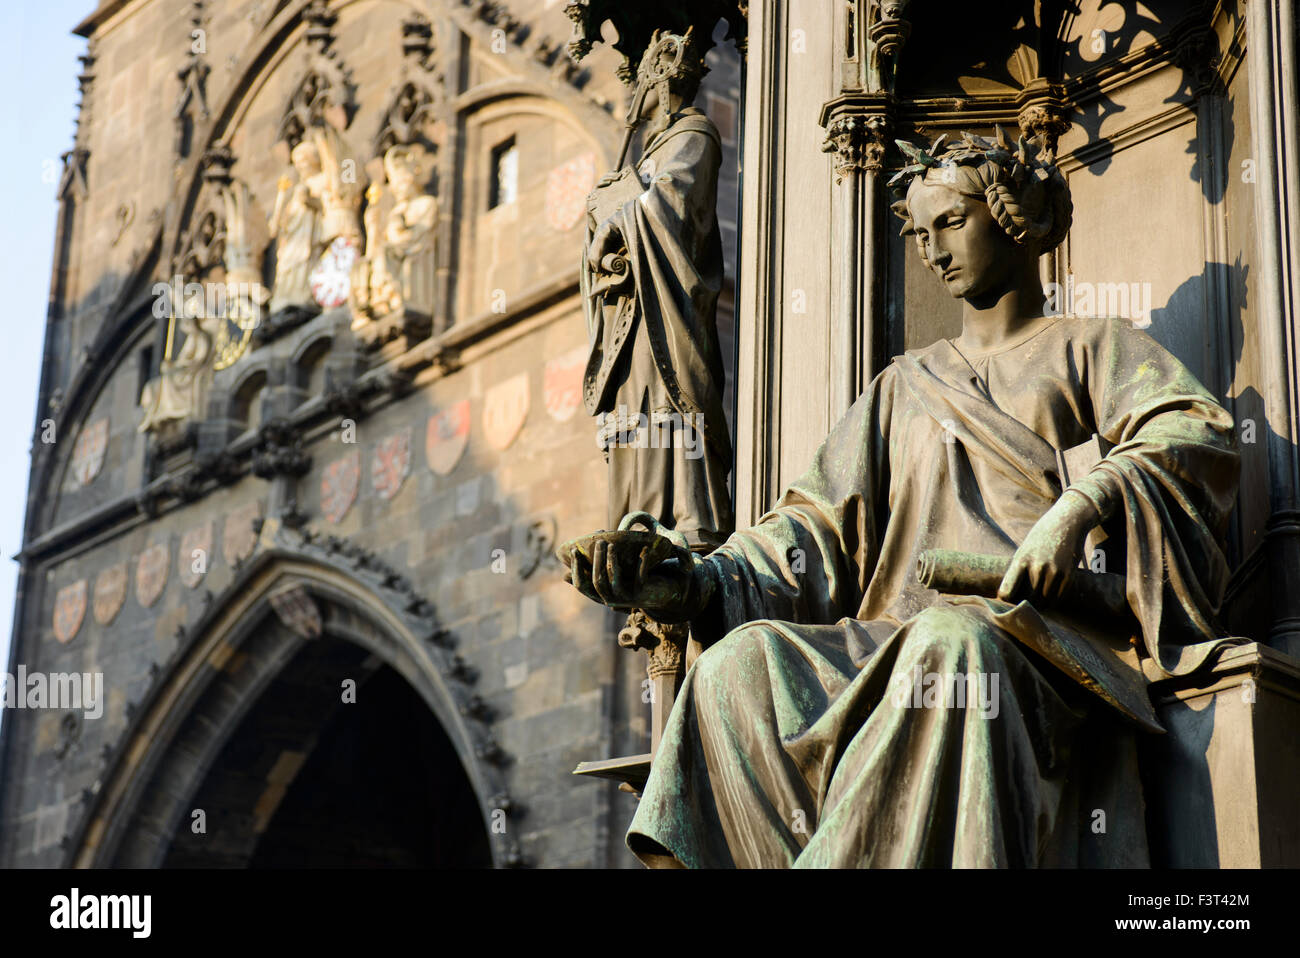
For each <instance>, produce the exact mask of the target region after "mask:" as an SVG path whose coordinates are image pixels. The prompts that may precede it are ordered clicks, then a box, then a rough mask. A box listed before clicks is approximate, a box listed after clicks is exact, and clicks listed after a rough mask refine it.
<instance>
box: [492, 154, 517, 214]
mask: <svg viewBox="0 0 1300 958" xmlns="http://www.w3.org/2000/svg"><path fill="white" fill-rule="evenodd" d="M518 193H519V147H518V146H516V145H515V138H514V137H513V136H512V137H510V139H508V140H506V141H505V142H504V143H499V144H497V145H496V146H495V147H493V149H492V179H491V189H490V190H489V194H488V209H490V210H494V209H496V208H497V207H498V206H508V205H509V204H511V203H513V202H514V201H515V197H516V196H517V195H518Z"/></svg>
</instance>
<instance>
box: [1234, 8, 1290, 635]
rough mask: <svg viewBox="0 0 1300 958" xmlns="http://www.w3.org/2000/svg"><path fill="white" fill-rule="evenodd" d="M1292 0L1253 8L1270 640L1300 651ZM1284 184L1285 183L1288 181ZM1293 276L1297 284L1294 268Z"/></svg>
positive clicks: (1249, 18) (1249, 25)
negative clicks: (1269, 512) (1271, 601)
mask: <svg viewBox="0 0 1300 958" xmlns="http://www.w3.org/2000/svg"><path fill="white" fill-rule="evenodd" d="M1289 7H1290V5H1289V4H1277V3H1271V2H1268V0H1252V2H1251V3H1250V4H1249V5H1248V7H1247V15H1246V55H1247V63H1248V66H1249V69H1250V107H1251V128H1250V132H1251V148H1252V152H1253V153H1254V157H1255V161H1256V164H1257V165H1258V168H1259V173H1258V176H1257V177H1256V180H1255V227H1256V235H1257V237H1258V244H1259V280H1258V281H1259V285H1258V287H1257V289H1258V291H1259V292H1258V293H1257V296H1258V297H1259V305H1258V306H1257V307H1256V309H1257V313H1256V315H1258V316H1259V317H1260V330H1259V333H1260V340H1261V347H1262V348H1261V350H1260V352H1261V355H1262V356H1264V357H1265V359H1264V362H1265V363H1266V366H1265V377H1266V379H1265V381H1266V384H1267V386H1266V394H1265V397H1264V404H1265V405H1264V408H1265V414H1266V416H1267V419H1268V431H1267V432H1268V465H1269V492H1270V498H1271V500H1272V501H1271V506H1272V515H1271V516H1270V518H1269V521H1268V532H1267V542H1268V550H1269V567H1270V570H1271V575H1272V577H1273V581H1272V590H1271V591H1272V594H1273V596H1274V608H1273V627H1272V629H1271V630H1270V633H1269V644H1271V645H1273V646H1274V647H1276V648H1279V649H1281V650H1283V651H1285V652H1289V653H1291V654H1297V653H1300V509H1298V508H1297V505H1298V504H1297V472H1298V468H1297V466H1298V464H1297V459H1296V419H1295V403H1296V397H1295V395H1294V390H1295V383H1294V381H1293V379H1292V378H1291V370H1292V369H1293V368H1294V359H1295V353H1294V349H1295V339H1296V329H1295V322H1296V313H1297V307H1298V305H1300V304H1298V303H1297V300H1300V290H1298V289H1297V286H1300V279H1297V277H1296V275H1295V273H1296V270H1297V268H1300V248H1298V244H1297V243H1296V240H1295V238H1294V237H1295V230H1296V224H1297V221H1298V220H1300V208H1297V204H1300V200H1298V199H1297V198H1296V195H1295V190H1296V188H1297V186H1296V184H1297V178H1298V176H1300V155H1298V150H1297V122H1296V116H1295V109H1296V103H1295V96H1296V94H1295V92H1294V91H1295V84H1296V72H1297V71H1296V57H1295V42H1294V39H1293V36H1294V33H1293V31H1294V29H1295V21H1294V19H1293V15H1292V14H1291V11H1290V9H1289ZM1279 185H1281V187H1282V189H1279ZM1288 275H1289V276H1290V283H1289V284H1288V283H1287V282H1286V277H1287V276H1288Z"/></svg>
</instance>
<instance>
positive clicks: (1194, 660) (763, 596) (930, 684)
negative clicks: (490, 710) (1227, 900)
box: [628, 317, 1239, 867]
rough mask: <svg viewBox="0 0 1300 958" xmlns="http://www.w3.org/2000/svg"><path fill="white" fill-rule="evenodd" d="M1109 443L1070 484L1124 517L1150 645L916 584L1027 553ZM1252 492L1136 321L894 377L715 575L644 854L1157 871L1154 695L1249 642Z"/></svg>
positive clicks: (930, 357)
mask: <svg viewBox="0 0 1300 958" xmlns="http://www.w3.org/2000/svg"><path fill="white" fill-rule="evenodd" d="M1094 434H1099V435H1100V436H1101V437H1102V438H1104V439H1105V440H1106V441H1107V442H1108V443H1109V444H1110V445H1111V448H1110V450H1109V452H1107V453H1106V455H1105V457H1104V458H1102V459H1101V460H1100V462H1098V463H1097V464H1096V465H1095V467H1094V468H1092V470H1091V471H1090V472H1088V473H1087V474H1086V475H1084V476H1082V477H1079V478H1076V479H1073V480H1072V482H1071V484H1070V486H1071V488H1073V489H1075V490H1077V491H1078V492H1080V493H1083V494H1084V495H1086V496H1088V498H1089V499H1091V500H1092V502H1093V503H1094V505H1095V506H1096V507H1097V511H1098V513H1099V515H1100V516H1101V517H1102V518H1103V519H1104V520H1105V521H1104V523H1103V528H1104V529H1105V530H1106V531H1107V532H1108V533H1109V534H1110V537H1109V538H1108V539H1106V540H1105V542H1103V543H1102V546H1101V548H1102V550H1103V553H1104V556H1105V561H1106V563H1107V569H1108V570H1109V571H1111V572H1119V573H1122V574H1123V575H1124V576H1125V579H1126V589H1127V597H1128V603H1129V606H1130V608H1131V610H1132V613H1133V619H1132V622H1131V623H1129V624H1128V625H1126V624H1125V623H1122V622H1118V623H1117V622H1116V621H1115V620H1110V621H1102V620H1099V619H1098V620H1093V619H1088V618H1086V617H1081V616H1078V615H1074V614H1066V613H1062V612H1058V611H1056V610H1054V609H1050V608H1041V609H1040V608H1036V607H1035V605H1034V604H1033V603H1031V602H1020V603H1018V604H1014V605H1013V604H1010V603H1007V602H1003V601H1000V600H998V599H993V598H981V597H974V596H958V595H940V594H938V593H936V592H933V591H930V590H927V589H925V588H923V587H922V586H921V584H920V582H919V581H918V580H917V578H916V573H915V569H916V560H917V556H918V554H919V553H920V552H921V551H923V550H926V549H952V550H961V551H966V552H974V553H985V554H991V555H998V556H1004V557H1010V556H1011V555H1012V554H1013V553H1014V552H1015V550H1016V548H1017V546H1018V545H1019V544H1020V543H1022V542H1023V541H1024V540H1025V537H1026V536H1027V534H1028V533H1029V531H1030V529H1031V528H1032V527H1033V525H1034V524H1035V522H1037V520H1038V519H1039V518H1040V517H1041V516H1042V515H1043V514H1044V513H1045V512H1046V511H1047V510H1048V508H1050V507H1051V506H1052V504H1053V503H1054V502H1055V501H1056V500H1057V498H1058V497H1059V496H1060V495H1061V494H1062V491H1063V490H1062V488H1061V478H1060V476H1059V473H1058V466H1057V457H1056V452H1057V451H1058V450H1062V451H1063V450H1068V449H1072V448H1074V447H1076V446H1079V445H1080V444H1082V443H1085V442H1087V441H1088V440H1089V439H1090V438H1091V437H1092V436H1093V435H1094ZM1238 469H1239V463H1238V455H1237V449H1236V439H1235V434H1234V430H1233V423H1232V419H1231V417H1230V416H1229V414H1228V413H1227V412H1226V411H1225V410H1224V409H1223V408H1222V407H1221V406H1220V405H1219V404H1218V403H1217V402H1216V401H1215V400H1214V399H1213V398H1212V397H1211V395H1210V394H1209V393H1208V392H1207V391H1206V390H1205V388H1204V387H1203V386H1202V385H1201V384H1200V383H1198V382H1197V381H1196V379H1195V378H1194V377H1193V376H1192V375H1191V374H1190V373H1189V372H1188V371H1187V369H1186V368H1185V367H1184V366H1183V365H1182V364H1181V363H1180V362H1178V360H1177V359H1175V358H1174V357H1173V356H1172V355H1170V354H1169V353H1168V352H1167V351H1166V350H1165V349H1164V348H1163V347H1161V346H1160V345H1159V344H1158V343H1156V342H1155V341H1154V340H1153V339H1151V337H1149V336H1148V335H1147V334H1145V333H1143V332H1141V331H1139V330H1135V329H1133V328H1132V327H1131V326H1130V325H1129V324H1128V323H1127V322H1125V321H1123V320H1114V319H1092V318H1087V319H1085V318H1076V317H1058V318H1056V319H1053V320H1045V321H1043V322H1042V323H1040V324H1037V325H1035V326H1034V327H1031V328H1030V329H1029V330H1027V331H1026V332H1024V333H1022V334H1021V335H1020V336H1019V337H1016V338H1014V339H1013V340H1012V341H1011V342H1009V343H1006V344H1003V345H1001V346H999V347H998V348H996V349H994V350H989V351H986V352H980V353H976V352H973V351H971V350H970V349H966V350H964V351H961V350H959V349H958V348H957V346H956V345H955V344H954V343H952V342H950V341H940V342H938V343H935V344H933V345H931V346H929V347H926V348H924V349H920V350H914V351H911V352H909V353H907V354H905V355H904V356H901V357H898V358H896V359H895V361H894V362H893V363H892V364H891V365H890V366H889V367H887V368H886V369H885V370H884V371H883V372H882V373H881V374H880V375H879V376H877V377H876V379H875V380H874V381H873V382H872V383H871V385H870V387H869V388H868V390H867V391H866V392H865V393H864V394H863V395H862V396H861V397H860V398H859V399H858V401H857V402H856V403H855V404H854V405H853V407H852V408H851V409H850V410H849V412H848V414H847V415H846V416H845V417H844V419H843V420H842V421H841V422H840V423H839V424H838V425H837V426H836V427H835V428H834V430H832V432H831V434H830V435H829V437H828V438H827V439H826V441H825V442H824V443H823V445H822V447H821V448H820V450H819V451H818V452H817V454H816V456H815V458H814V460H813V463H812V466H811V468H810V469H809V470H808V471H807V473H805V474H804V476H802V477H801V478H800V479H799V480H797V481H796V482H795V483H794V484H793V485H792V486H791V487H790V488H789V489H788V490H787V492H786V493H785V495H784V496H783V497H782V499H781V500H780V502H779V503H777V505H776V506H775V507H774V508H773V509H772V510H771V511H770V512H768V513H767V514H766V515H764V516H763V517H762V518H761V519H760V520H759V522H758V524H757V525H755V526H753V527H752V528H750V529H746V530H743V531H738V532H736V533H735V534H733V535H732V536H731V537H730V538H729V539H728V540H727V541H726V542H725V544H723V545H722V546H721V547H720V548H718V549H717V550H716V551H714V552H713V553H711V554H710V555H709V556H708V557H707V558H706V560H705V561H707V562H709V563H711V564H712V565H713V566H714V567H715V570H716V572H717V573H718V579H719V580H720V587H719V589H718V590H717V591H716V592H715V594H714V596H713V598H712V600H711V602H710V605H709V607H708V609H706V610H705V612H704V614H702V615H701V616H700V617H699V619H697V620H696V621H694V622H693V623H692V630H693V634H694V635H695V636H696V637H697V638H699V639H700V640H701V641H702V643H703V644H704V645H705V646H706V647H707V648H706V650H705V651H704V653H703V654H702V655H701V656H700V657H699V658H698V660H697V661H696V662H695V663H694V665H693V666H692V668H691V669H690V671H689V672H688V673H687V676H686V679H685V681H684V683H683V686H682V690H681V692H680V694H679V697H678V699H677V701H676V703H675V704H674V707H673V711H672V714H671V716H670V718H669V721H668V725H667V728H666V729H665V732H664V737H663V741H662V743H661V745H660V751H659V752H658V754H657V756H656V758H655V761H654V765H653V768H652V770H651V773H650V777H649V780H648V781H647V783H646V786H645V790H644V792H643V795H642V798H641V802H640V804H639V806H638V809H637V812H636V815H635V817H634V819H633V822H632V826H631V828H630V830H629V833H628V846H629V847H630V848H631V849H632V851H633V852H634V853H635V854H637V855H638V857H640V858H641V859H642V861H644V862H645V863H647V864H650V865H656V866H671V865H686V866H691V867H732V866H739V867H786V866H794V867H817V866H843V867H864V866H903V867H910V866H958V867H967V866H994V867H997V866H1039V865H1138V866H1140V865H1145V864H1148V860H1147V850H1146V837H1145V836H1146V827H1145V819H1144V811H1143V804H1142V798H1141V783H1140V780H1139V777H1138V766H1137V742H1138V736H1139V735H1143V734H1160V733H1161V732H1162V731H1163V729H1162V728H1161V726H1160V724H1159V721H1158V719H1157V717H1156V714H1155V712H1154V709H1153V708H1152V705H1151V701H1150V698H1149V696H1148V694H1147V691H1146V685H1147V683H1148V682H1149V681H1151V680H1155V679H1158V678H1163V677H1166V676H1169V675H1182V674H1187V673H1189V672H1191V671H1193V670H1195V669H1197V668H1199V667H1201V666H1203V665H1205V664H1206V663H1207V662H1208V661H1210V657H1211V656H1212V655H1213V654H1214V652H1215V651H1216V650H1217V649H1218V648H1219V647H1220V646H1221V645H1223V644H1224V643H1225V642H1229V641H1233V640H1229V639H1225V638H1223V636H1222V632H1221V630H1220V627H1219V625H1218V623H1217V621H1216V613H1217V609H1218V603H1219V601H1220V599H1221V597H1222V594H1223V589H1224V587H1225V585H1226V582H1227V576H1228V569H1227V564H1226V561H1225V559H1224V556H1223V553H1222V550H1221V542H1222V536H1223V533H1224V531H1225V528H1226V523H1227V518H1228V513H1229V511H1230V509H1231V506H1232V502H1233V499H1234V496H1235V491H1236V484H1237V478H1238ZM1080 574H1086V573H1083V572H1080ZM958 687H960V689H959V688H958ZM939 688H943V689H945V690H946V691H944V692H942V694H939V695H937V697H936V696H935V695H932V694H931V693H933V692H935V690H936V689H939ZM962 691H965V692H966V693H967V694H966V695H965V699H964V701H963V697H962V695H961V692H962ZM1099 823H1100V824H1099Z"/></svg>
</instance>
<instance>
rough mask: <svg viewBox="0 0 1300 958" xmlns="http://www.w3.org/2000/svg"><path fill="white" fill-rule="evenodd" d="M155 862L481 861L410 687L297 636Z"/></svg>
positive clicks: (455, 774) (435, 729)
mask: <svg viewBox="0 0 1300 958" xmlns="http://www.w3.org/2000/svg"><path fill="white" fill-rule="evenodd" d="M345 679H354V680H355V681H356V683H357V692H356V701H355V703H344V702H343V701H342V698H343V695H342V685H343V682H344V680H345ZM194 807H195V808H196V809H202V810H203V811H204V814H205V817H206V825H207V830H206V832H202V833H195V831H194V828H193V823H192V821H191V820H188V819H187V820H183V821H182V822H181V824H180V826H179V827H178V829H177V834H176V836H175V838H174V840H173V842H172V845H171V848H170V849H169V851H168V854H167V858H166V861H165V862H164V867H173V868H175V867H179V868H184V867H209V868H210V867H236V868H237V867H249V868H476V867H491V865H492V858H491V852H490V850H489V846H488V837H487V832H486V829H485V827H484V822H483V817H482V815H481V813H480V812H479V809H478V802H477V800H476V798H475V795H474V791H473V789H472V788H471V786H470V783H469V780H468V778H467V777H466V775H465V772H464V769H463V767H462V766H461V764H460V761H459V759H458V758H457V756H456V753H455V750H454V748H453V747H452V744H451V742H450V740H449V739H448V738H447V735H446V733H445V732H444V731H443V729H442V727H441V725H440V724H439V723H438V720H437V719H436V718H435V717H434V715H433V713H432V712H431V711H430V710H429V708H428V706H427V705H425V703H424V702H423V701H422V700H421V699H420V697H419V695H418V694H417V693H416V692H415V690H414V689H413V688H412V687H411V686H410V685H409V684H408V683H407V682H406V680H405V679H403V678H402V677H401V676H400V675H399V674H398V673H397V672H396V671H394V670H393V669H392V668H390V667H388V666H385V665H380V664H379V663H378V661H377V660H376V659H375V658H373V657H370V656H368V655H367V653H366V652H365V651H364V650H363V649H361V648H359V647H358V646H355V645H353V644H351V643H347V642H342V641H338V640H333V639H327V638H323V639H317V640H314V641H312V642H308V643H307V644H306V645H305V646H304V647H303V649H302V650H301V651H300V652H299V653H298V654H297V655H296V656H295V657H294V659H293V660H292V661H291V662H290V663H289V665H288V666H287V667H286V668H285V669H283V670H282V672H281V673H280V674H279V675H278V676H277V678H276V679H275V681H273V682H272V683H271V684H270V685H269V686H268V687H267V689H266V691H265V692H264V693H263V694H262V695H261V696H260V697H259V699H258V701H257V702H256V703H255V704H254V706H253V707H252V708H251V709H250V710H249V713H248V714H247V715H246V716H245V717H244V719H243V721H242V722H241V723H240V725H239V728H238V729H237V730H236V731H235V733H234V734H233V735H232V736H231V738H230V740H229V741H228V742H227V743H226V745H225V747H224V748H223V749H222V751H221V754H220V755H219V756H218V758H217V760H216V761H215V762H214V763H213V765H212V767H211V769H210V771H209V772H208V774H207V775H206V776H205V778H204V781H203V784H202V785H201V786H200V787H199V789H198V791H197V793H196V795H195V799H194Z"/></svg>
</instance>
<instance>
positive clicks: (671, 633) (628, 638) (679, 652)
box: [618, 610, 690, 755]
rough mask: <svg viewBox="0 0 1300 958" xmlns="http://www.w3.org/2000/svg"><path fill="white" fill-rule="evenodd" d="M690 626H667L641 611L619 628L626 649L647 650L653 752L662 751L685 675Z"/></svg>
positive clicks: (621, 642)
mask: <svg viewBox="0 0 1300 958" xmlns="http://www.w3.org/2000/svg"><path fill="white" fill-rule="evenodd" d="M689 640H690V628H689V626H686V625H664V624H663V623H660V622H656V621H655V620H654V619H652V618H650V617H649V616H647V615H646V614H645V613H644V612H641V611H640V610H638V611H636V612H633V613H632V614H631V615H629V616H628V617H627V623H626V624H625V625H624V626H623V628H622V629H620V630H619V633H618V644H619V645H621V646H622V647H623V648H625V649H645V650H646V653H647V654H646V675H647V676H648V677H649V680H650V754H651V755H654V754H655V753H656V752H658V751H659V742H660V740H661V739H662V738H663V736H664V726H665V725H667V723H668V715H669V713H670V712H672V708H673V702H674V701H675V700H676V699H677V690H678V689H679V688H680V687H681V684H682V677H683V676H684V675H685V674H686V669H685V663H686V653H687V644H688V642H689Z"/></svg>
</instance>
